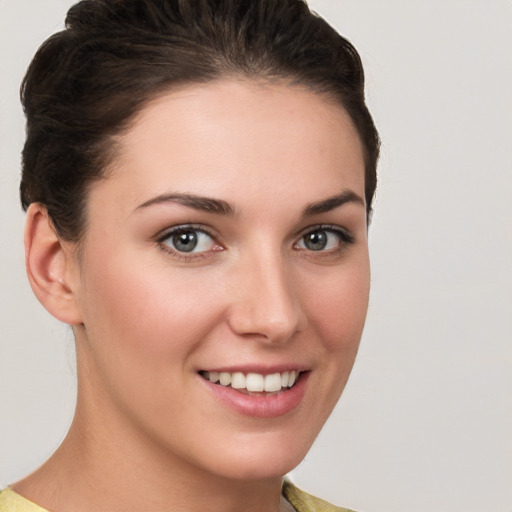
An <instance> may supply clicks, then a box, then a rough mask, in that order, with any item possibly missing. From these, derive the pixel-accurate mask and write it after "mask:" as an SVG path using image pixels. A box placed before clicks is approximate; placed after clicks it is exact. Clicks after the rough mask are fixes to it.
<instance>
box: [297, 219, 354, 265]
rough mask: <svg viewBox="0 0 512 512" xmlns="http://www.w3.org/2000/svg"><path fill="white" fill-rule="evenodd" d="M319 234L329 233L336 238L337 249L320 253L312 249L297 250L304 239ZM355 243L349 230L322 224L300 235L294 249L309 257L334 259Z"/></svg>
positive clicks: (309, 228) (320, 251)
mask: <svg viewBox="0 0 512 512" xmlns="http://www.w3.org/2000/svg"><path fill="white" fill-rule="evenodd" d="M319 232H324V233H329V234H331V235H334V236H336V237H337V239H338V245H337V247H335V248H333V249H328V250H319V251H314V250H312V249H310V250H308V249H307V248H304V249H303V248H297V245H298V244H299V243H303V242H304V239H305V238H306V237H307V236H308V235H312V234H314V233H319ZM354 242H355V238H354V236H353V235H352V233H350V231H348V230H347V229H345V228H342V227H341V226H336V225H332V224H320V225H318V226H311V227H308V228H307V229H306V230H304V231H303V232H302V234H301V235H300V238H299V240H298V241H297V242H296V243H295V244H294V248H297V250H300V251H305V252H306V253H307V255H308V256H313V257H316V258H322V257H330V256H331V257H332V256H337V255H340V254H342V253H343V252H344V251H345V250H346V249H347V247H348V246H350V245H353V244H354Z"/></svg>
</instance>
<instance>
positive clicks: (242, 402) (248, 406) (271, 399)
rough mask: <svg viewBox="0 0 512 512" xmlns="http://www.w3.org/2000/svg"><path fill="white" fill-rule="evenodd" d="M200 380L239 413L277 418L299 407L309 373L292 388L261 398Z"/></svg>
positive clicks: (305, 373) (254, 416)
mask: <svg viewBox="0 0 512 512" xmlns="http://www.w3.org/2000/svg"><path fill="white" fill-rule="evenodd" d="M199 378H200V379H201V380H202V381H203V382H204V384H205V385H206V386H207V387H208V389H209V390H210V392H212V393H213V394H214V396H215V398H217V399H218V400H220V401H221V402H223V403H224V404H226V405H227V406H228V407H229V408H230V409H232V410H234V411H236V412H237V413H239V414H242V415H244V416H250V417H253V418H277V417H279V416H284V415H285V414H288V413H290V412H292V411H293V410H294V409H296V408H297V407H298V406H299V404H300V403H301V401H302V399H303V397H304V394H305V392H306V386H307V382H308V380H309V372H303V373H301V374H300V378H299V380H298V381H297V383H296V384H295V385H294V386H293V387H292V388H290V389H287V390H286V391H281V392H279V393H276V394H272V395H261V396H258V395H247V394H245V393H241V392H240V391H237V390H236V389H233V388H232V387H231V386H222V385H220V384H213V383H212V382H210V381H208V380H206V379H204V378H203V377H201V376H199Z"/></svg>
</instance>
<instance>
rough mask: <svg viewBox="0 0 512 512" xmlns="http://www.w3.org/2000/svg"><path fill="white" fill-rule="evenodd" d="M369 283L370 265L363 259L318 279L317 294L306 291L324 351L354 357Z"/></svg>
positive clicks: (365, 308)
mask: <svg viewBox="0 0 512 512" xmlns="http://www.w3.org/2000/svg"><path fill="white" fill-rule="evenodd" d="M369 284H370V272H369V265H368V264H367V260H366V261H365V259H364V258H363V259H362V260H361V262H360V263H359V264H358V265H354V266H352V267H351V268H350V269H348V268H347V269H346V271H340V272H339V274H336V275H332V274H331V275H330V276H326V278H325V279H323V280H320V281H318V280H317V281H316V283H315V289H316V293H311V291H309V293H308V294H307V296H306V297H307V299H306V300H307V304H308V306H307V309H308V311H309V320H310V322H311V324H312V326H313V328H314V329H315V331H316V332H317V334H318V336H319V338H320V339H321V340H322V342H323V346H324V349H326V350H327V351H329V352H332V353H333V354H334V353H343V354H344V355H346V356H347V357H348V356H349V354H352V355H353V357H355V354H356V352H357V347H358V345H359V341H360V338H361V335H362V332H363V327H364V323H365V319H366V312H367V309H368V297H369ZM310 290H311V287H310ZM348 359H350V357H348Z"/></svg>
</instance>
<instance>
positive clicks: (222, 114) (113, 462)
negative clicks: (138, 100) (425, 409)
mask: <svg viewBox="0 0 512 512" xmlns="http://www.w3.org/2000/svg"><path fill="white" fill-rule="evenodd" d="M117 142H118V145H119V154H118V156H117V158H116V159H115V162H114V165H113V168H112V169H111V170H110V172H109V174H108V177H107V178H106V179H104V180H101V181H99V182H97V183H95V184H94V186H93V187H92V189H91V190H90V193H89V197H88V223H87V229H86V234H85V237H84V239H83V241H82V244H81V250H80V251H78V250H77V247H76V246H74V245H73V244H69V243H66V242H63V241H61V240H59V239H58V237H57V236H56V235H55V234H54V232H53V230H52V229H51V226H50V225H49V223H48V220H47V217H46V215H45V211H44V208H43V207H41V206H40V205H32V206H31V208H30V209H29V212H28V219H27V230H26V244H27V269H28V273H29V278H30V281H31V284H32V287H33V288H34V291H35V292H36V295H37V296H38V297H39V299H40V300H41V302H42V303H43V304H44V305H45V306H46V307H47V309H48V310H49V311H50V312H51V313H52V314H54V316H56V317H57V318H59V319H61V320H62V321H65V322H67V323H70V324H72V325H73V329H74V333H75V338H76V346H77V360H78V380H79V387H78V403H77V410H76V416H75V419H74V422H73V425H72V427H71V429H70V432H69V434H68V437H67V438H66V440H65V441H64V442H63V444H62V446H61V447H60V448H59V450H57V452H56V454H55V455H54V456H53V457H52V458H51V459H50V461H49V462H48V463H46V464H45V465H44V466H43V467H42V468H41V469H40V470H38V471H37V472H36V473H34V474H33V475H31V476H30V477H28V478H27V479H26V480H24V481H22V482H19V483H18V484H17V485H15V486H14V488H15V489H16V490H17V491H18V492H20V493H21V494H23V495H25V496H26V497H28V498H29V499H32V500H33V501H36V502H37V503H39V504H41V505H42V506H45V507H46V508H50V509H52V510H55V511H56V512H60V511H67V512H73V511H82V510H84V511H85V510H96V511H102V510H109V511H115V510H123V511H131V510H134V511H135V510H152V511H156V512H158V511H160V510H162V511H163V510H168V504H169V503H173V504H175V505H176V506H175V507H174V508H176V509H177V510H183V511H192V510H194V511H197V510H210V511H214V512H215V511H216V510H218V511H219V512H220V511H222V512H226V511H227V512H229V511H233V512H234V511H235V510H240V509H242V507H243V508H244V509H245V510H249V511H260V510H261V511H263V510H265V511H268V510H277V508H278V502H279V494H280V486H281V478H282V476H283V475H284V474H285V473H286V472H288V471H290V470H291V469H292V468H293V467H295V466H296V465H297V464H298V463H299V462H300V461H301V460H302V458H303V457H304V456H305V454H306V452H307V451H308V449H309V448H310V446H311V444H312V442H313V441H314V439H315V437H316V436H317V434H318V432H319V431H320V429H321V427H322V425H323V424H324V422H325V420H326V419H327V417H328V416H329V414H330V413H331V411H332V409H333V407H334V405H335V404H336V402H337V400H338V398H339V396H340V394H341V392H342V390H343V388H344V386H345V383H346V380H347V378H348V376H349V373H350V370H351V368H352V365H353V363H354V359H355V356H356V352H357V348H358V344H359V340H360V337H361V333H362V330H363V325H364V320H365V315H366V310H367V305H368V291H369V276H370V272H369V260H368V243H367V225H366V208H365V204H364V161H363V156H362V150H361V144H360V141H359V138H358V135H357V133H356V130H355V128H354V127H353V125H352V123H351V121H350V119H349V117H348V115H347V114H346V112H345V111H344V110H343V108H342V107H341V106H339V105H338V104H334V103H332V102H331V101H328V99H327V98H325V97H323V96H321V95H318V94H316V93H314V92H311V91H309V90H307V89H305V88H300V87H297V86H287V85H280V84H261V83H256V82H250V81H235V80H222V81H219V82H214V83H210V84H207V85H202V86H188V87H185V88H183V89H179V90H175V91H172V92H170V93H168V94H165V95H163V96H161V97H159V98H157V99H155V100H154V101H153V102H152V103H151V104H150V105H148V106H147V107H146V108H145V109H144V110H143V111H142V112H141V113H140V115H139V116H138V117H137V118H136V119H135V120H134V122H133V123H132V126H131V127H130V128H129V129H128V131H127V132H126V133H125V134H123V135H122V136H120V137H119V138H118V141H117ZM342 193H345V195H347V194H349V196H350V197H351V199H350V200H348V201H346V202H344V203H343V204H341V205H338V206H336V207H333V208H331V209H329V211H324V212H320V213H318V212H317V213H314V212H313V213H311V212H310V214H309V215H306V216H304V210H305V209H307V208H308V207H310V206H311V205H312V204H315V203H320V202H324V201H325V200H326V199H329V198H332V197H333V196H338V195H339V194H342ZM169 194H189V195H190V194H193V195H194V196H201V197H208V198H215V199H216V200H222V201H224V202H225V203H227V204H228V205H229V206H230V208H231V209H232V213H231V214H229V215H225V214H220V213H212V212H206V211H200V210H198V209H196V208H192V207H189V206H185V205H183V204H180V203H179V202H176V201H155V198H161V196H162V195H169ZM358 198H359V199H358ZM151 202H152V204H148V203H151ZM143 205H144V206H143ZM310 209H311V208H310ZM324 209H325V208H324ZM183 224H187V225H190V224H193V225H194V227H200V228H201V229H203V230H205V231H207V232H208V233H209V234H210V235H211V237H209V236H206V235H200V236H201V237H202V238H201V243H202V245H201V246H200V248H201V249H202V250H201V251H200V252H194V253H186V254H185V253H179V252H177V251H176V250H174V252H173V247H172V239H171V238H167V239H165V240H163V239H162V236H163V234H165V231H166V230H168V229H169V228H172V227H174V226H179V225H183ZM323 225H329V226H333V228H329V229H342V230H343V232H348V233H349V234H350V238H351V242H348V241H346V240H344V239H343V237H340V236H339V235H338V234H336V233H335V231H328V233H329V245H328V246H327V248H326V249H325V250H310V249H309V248H308V246H306V245H305V238H304V235H305V234H306V233H309V232H311V231H316V232H317V233H318V230H319V229H320V228H319V226H323ZM324 233H325V231H324ZM247 365H258V366H259V367H262V368H265V367H269V368H270V367H275V366H276V365H291V366H297V367H300V368H302V369H305V370H307V373H308V380H307V383H306V388H305V393H304V396H303V398H302V400H301V402H300V405H299V406H298V407H296V408H294V409H293V410H292V411H290V412H288V413H286V414H284V415H280V416H277V417H272V418H255V417H250V416H247V415H244V414H240V413H239V412H238V411H236V410H233V409H232V408H230V407H228V406H226V404H225V403H223V402H222V401H219V399H218V397H216V396H215V394H214V393H212V392H211V390H210V389H209V388H208V387H207V386H206V385H205V381H204V379H203V378H202V377H201V376H200V375H199V373H198V372H199V371H201V370H211V369H217V368H226V367H230V368H233V367H237V366H241V367H242V366H247ZM140 489H143V492H140ZM77 497H80V499H78V498H77Z"/></svg>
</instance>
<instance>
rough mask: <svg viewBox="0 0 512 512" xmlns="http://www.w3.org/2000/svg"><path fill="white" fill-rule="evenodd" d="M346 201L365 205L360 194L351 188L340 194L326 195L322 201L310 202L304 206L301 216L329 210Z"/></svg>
mask: <svg viewBox="0 0 512 512" xmlns="http://www.w3.org/2000/svg"><path fill="white" fill-rule="evenodd" d="M346 203H358V204H360V205H361V206H363V207H364V206H365V202H364V200H363V199H362V197H361V196H358V195H357V194H356V193H355V192H353V191H352V190H344V191H343V192H342V193H341V194H338V195H335V196H332V197H328V198H327V199H324V200H322V201H318V202H316V203H311V204H309V205H308V206H306V208H304V212H303V214H302V215H303V216H304V217H309V216H311V215H318V214H320V213H326V212H330V211H331V210H334V209H335V208H338V207H339V206H343V205H344V204H346Z"/></svg>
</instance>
